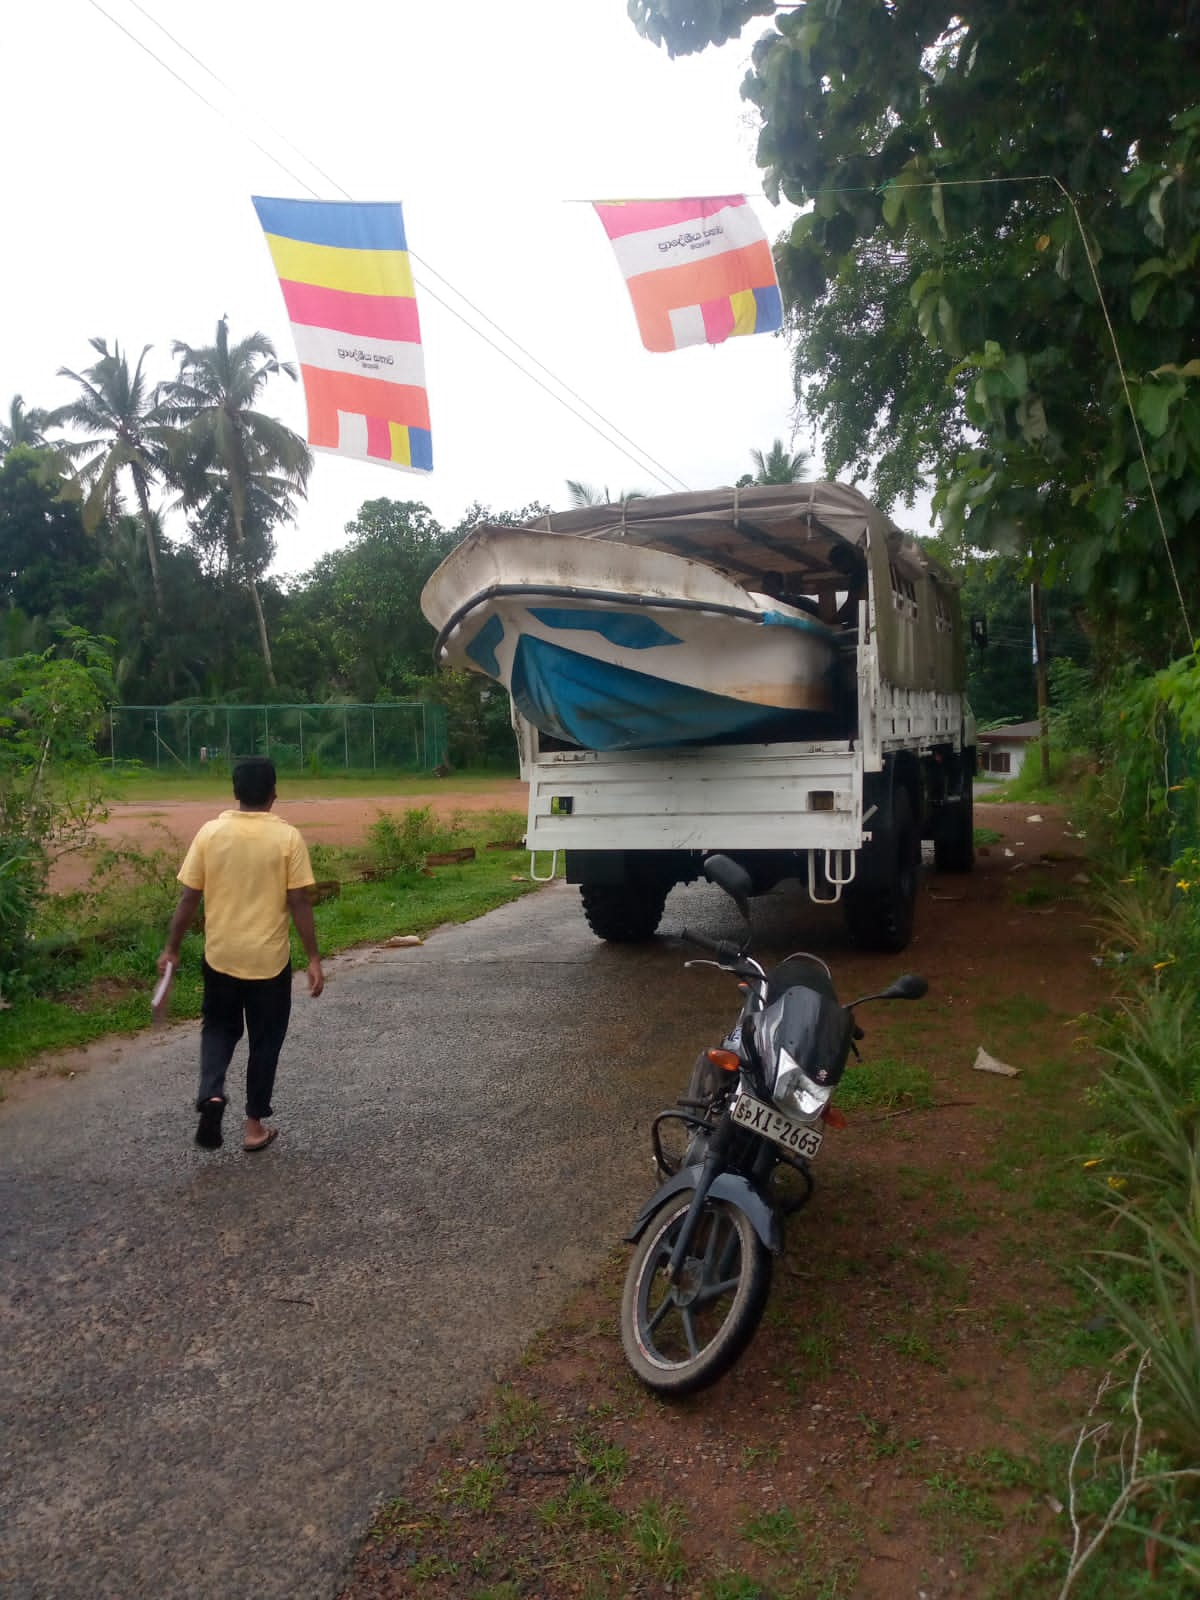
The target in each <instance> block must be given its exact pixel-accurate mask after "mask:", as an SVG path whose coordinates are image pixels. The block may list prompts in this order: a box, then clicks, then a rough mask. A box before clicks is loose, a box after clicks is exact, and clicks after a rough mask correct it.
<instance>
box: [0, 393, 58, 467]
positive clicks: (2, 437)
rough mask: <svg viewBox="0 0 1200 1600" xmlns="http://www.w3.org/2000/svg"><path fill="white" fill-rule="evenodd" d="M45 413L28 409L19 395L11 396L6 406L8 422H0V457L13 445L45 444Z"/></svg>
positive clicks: (35, 409)
mask: <svg viewBox="0 0 1200 1600" xmlns="http://www.w3.org/2000/svg"><path fill="white" fill-rule="evenodd" d="M46 420H47V419H46V413H45V412H44V411H39V410H38V409H37V408H36V407H34V408H33V409H32V410H31V409H29V408H28V407H27V406H26V404H25V402H24V400H23V399H22V398H21V396H20V395H19V394H15V395H13V397H12V399H11V400H10V401H9V405H8V420H7V421H6V422H0V456H4V455H6V454H7V453H8V452H9V451H10V450H11V449H13V447H14V446H15V445H33V446H35V447H36V446H38V445H41V444H45V442H46V440H45V436H44V429H45V427H46Z"/></svg>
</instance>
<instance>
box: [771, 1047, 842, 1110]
mask: <svg viewBox="0 0 1200 1600" xmlns="http://www.w3.org/2000/svg"><path fill="white" fill-rule="evenodd" d="M832 1093H833V1086H832V1085H831V1084H821V1083H814V1082H813V1081H812V1079H811V1078H810V1077H809V1076H808V1074H807V1073H806V1072H805V1070H804V1068H803V1067H802V1066H801V1065H800V1063H799V1062H798V1061H797V1060H796V1059H795V1057H794V1056H791V1055H789V1054H788V1052H787V1051H786V1050H781V1051H780V1052H779V1071H778V1072H777V1073H776V1075H775V1100H776V1103H777V1104H778V1105H779V1108H780V1109H781V1110H783V1111H790V1112H792V1114H793V1115H794V1116H799V1117H803V1118H804V1120H805V1121H806V1122H811V1121H813V1120H814V1119H815V1118H817V1117H819V1116H820V1115H821V1112H822V1111H824V1109H825V1107H826V1105H827V1104H828V1103H829V1097H830V1095H832Z"/></svg>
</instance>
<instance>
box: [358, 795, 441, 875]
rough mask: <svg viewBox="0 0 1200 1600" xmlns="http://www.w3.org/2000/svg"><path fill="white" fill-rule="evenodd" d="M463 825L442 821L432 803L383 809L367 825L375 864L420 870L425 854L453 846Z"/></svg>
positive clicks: (385, 868) (390, 869) (381, 867)
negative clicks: (397, 809)
mask: <svg viewBox="0 0 1200 1600" xmlns="http://www.w3.org/2000/svg"><path fill="white" fill-rule="evenodd" d="M460 834H461V829H459V828H457V827H456V826H455V825H454V824H453V823H451V824H446V823H443V822H439V821H438V819H437V818H436V817H435V816H434V814H433V807H432V806H420V807H416V806H413V807H410V808H409V809H408V810H407V811H401V812H398V813H397V812H394V811H381V812H380V813H379V816H378V817H377V818H376V820H375V821H374V822H373V823H372V824H371V826H370V827H369V828H368V829H367V840H368V846H369V850H370V855H371V864H372V865H373V866H375V867H377V868H378V869H379V870H380V871H382V872H389V873H391V872H409V873H412V872H418V871H420V869H421V868H422V867H423V866H424V865H425V857H426V856H427V855H430V854H432V853H433V852H434V851H438V850H452V849H453V848H454V843H455V840H456V839H457V838H458V837H460Z"/></svg>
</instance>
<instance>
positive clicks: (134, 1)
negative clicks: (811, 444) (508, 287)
mask: <svg viewBox="0 0 1200 1600" xmlns="http://www.w3.org/2000/svg"><path fill="white" fill-rule="evenodd" d="M88 3H89V5H91V6H92V7H93V8H94V9H95V10H96V11H98V12H99V13H100V15H101V16H102V17H104V18H105V19H106V20H107V21H109V22H111V23H112V25H113V27H115V28H117V29H119V30H120V32H121V33H123V34H124V35H125V37H126V38H127V39H129V40H131V41H132V42H133V43H134V44H136V45H137V46H138V48H139V49H141V50H144V51H145V53H146V54H147V55H148V56H149V57H150V58H151V60H153V61H155V62H157V63H158V65H159V66H160V67H162V69H163V70H164V71H165V72H168V73H170V75H171V77H173V78H174V79H175V80H176V82H177V83H181V84H182V85H183V87H184V88H185V89H187V90H188V91H189V92H190V93H191V94H194V95H195V96H196V98H197V99H198V100H199V101H200V102H201V103H202V104H203V105H205V106H207V107H208V109H209V110H210V111H212V112H213V113H214V115H216V116H218V117H223V118H224V119H225V120H226V121H230V120H231V119H230V118H229V115H228V113H227V112H225V111H222V110H221V108H220V107H219V106H217V105H215V104H214V103H213V101H211V100H210V99H209V98H208V97H207V96H206V95H205V94H203V93H202V92H201V91H200V90H199V89H198V88H197V87H196V85H195V84H194V83H192V82H190V81H189V80H188V79H187V78H185V77H184V76H183V75H182V74H181V73H179V72H177V71H176V70H175V68H174V67H172V66H171V65H170V64H169V62H166V61H164V60H163V58H162V57H161V56H160V55H158V54H156V53H155V51H153V50H152V49H151V48H150V46H149V45H148V44H147V43H146V42H145V41H144V40H143V39H140V38H139V37H138V36H137V34H135V33H132V32H131V31H130V30H129V29H128V28H127V27H125V25H124V24H123V23H121V22H120V21H118V19H117V18H116V17H114V16H113V15H112V13H111V12H109V11H107V10H106V9H105V8H104V6H102V5H101V4H100V0H88ZM128 3H129V4H130V5H132V6H133V8H134V9H135V10H136V11H138V12H139V13H140V14H141V15H142V16H143V17H145V18H146V20H147V21H148V22H151V23H153V25H154V26H155V27H156V28H157V29H158V30H159V32H160V33H162V34H163V35H165V37H166V38H168V39H169V40H170V41H171V43H172V44H173V45H174V46H175V47H176V49H178V50H180V51H182V53H183V54H184V55H186V56H187V57H188V58H189V59H190V60H192V61H194V62H195V63H196V65H197V66H198V67H200V69H201V70H202V71H203V72H205V73H207V75H208V76H209V77H210V78H211V79H212V80H213V82H214V83H216V84H218V85H219V86H220V87H221V88H222V89H223V90H224V91H225V92H226V94H228V95H229V96H230V98H231V99H232V100H233V101H234V103H235V104H236V105H239V106H241V104H242V101H241V97H240V96H239V95H238V93H237V91H236V90H235V89H233V88H231V87H230V85H229V84H227V83H226V82H225V80H224V79H223V78H222V77H221V76H220V75H219V74H218V73H216V72H214V71H213V70H212V68H211V67H209V66H208V65H207V64H206V63H205V62H204V61H202V60H201V58H200V57H199V56H198V55H196V54H195V52H194V51H192V50H190V49H189V48H188V47H187V45H185V44H184V43H183V42H182V41H181V40H179V39H177V38H176V37H175V35H174V34H173V33H172V32H171V31H170V29H169V28H167V27H165V26H164V25H163V23H161V22H159V20H158V19H157V18H156V17H154V16H151V14H150V13H149V12H148V11H147V10H146V9H145V8H144V7H143V6H141V5H140V4H139V3H138V0H128ZM255 114H256V115H258V113H255ZM259 120H260V121H261V122H262V123H263V125H264V126H265V127H266V128H267V129H268V130H269V131H270V133H272V134H273V135H274V137H275V138H277V139H279V140H280V141H281V142H282V143H283V144H284V145H286V146H287V148H288V149H289V150H291V151H293V152H294V154H296V155H298V156H299V157H300V159H301V160H302V161H303V162H304V163H305V165H306V166H308V167H311V169H312V170H313V171H314V172H315V173H317V174H318V175H319V176H320V177H322V178H323V179H324V180H325V182H326V183H328V184H329V186H330V187H331V188H333V189H336V190H337V192H338V193H339V194H341V195H343V196H344V197H345V198H346V199H347V200H353V196H352V195H351V194H350V192H349V191H348V190H347V189H346V188H345V187H344V186H343V185H342V184H340V183H338V181H337V180H336V179H335V178H332V177H331V176H330V175H329V174H328V173H327V172H325V171H323V170H322V168H321V167H319V166H318V165H317V163H316V162H315V161H313V160H312V159H311V158H310V157H309V156H307V155H305V153H304V152H303V151H302V150H300V149H299V148H298V147H297V146H296V145H294V144H293V143H292V141H291V140H290V139H288V138H287V137H286V135H284V134H283V133H281V132H280V131H279V129H278V128H276V127H274V125H273V124H272V123H270V122H269V121H268V120H267V119H266V118H265V117H262V116H259ZM238 131H239V132H240V133H241V134H242V136H243V138H245V139H246V140H247V141H248V143H250V144H252V145H253V146H254V148H255V149H256V150H258V151H259V152H260V153H261V154H262V155H264V156H266V157H267V159H268V160H269V161H271V162H273V163H274V164H275V165H276V166H277V167H278V168H279V169H280V171H281V172H285V173H286V174H287V176H288V177H289V178H291V180H292V182H293V183H295V184H297V185H299V187H300V188H302V189H306V190H307V191H308V193H309V194H310V195H312V196H313V198H314V199H316V200H320V199H322V198H323V196H322V195H321V194H320V193H319V192H318V191H317V190H316V189H315V188H314V187H313V186H312V184H311V183H309V182H308V181H307V180H306V179H304V178H301V177H300V176H299V175H298V174H297V173H295V172H293V171H292V169H291V168H290V167H289V166H288V165H287V164H286V162H284V161H283V160H281V159H280V157H279V156H277V155H276V154H275V153H274V151H271V150H268V149H267V148H266V146H265V145H263V144H260V143H259V141H258V140H257V139H255V138H254V137H253V136H252V135H251V134H250V133H248V132H247V130H246V129H245V128H239V129H238ZM408 254H409V255H410V256H411V257H412V259H413V260H414V261H417V262H419V263H420V264H421V266H422V267H424V268H425V270H426V271H427V272H430V273H432V274H433V276H434V277H435V278H436V279H437V280H438V281H439V283H443V284H445V286H446V287H447V288H448V289H449V290H450V291H451V293H452V294H455V295H457V297H458V298H459V299H460V300H461V301H462V302H463V303H464V305H468V306H470V308H471V310H472V311H473V312H474V313H475V314H476V316H479V317H481V318H482V319H483V320H484V322H486V323H487V324H488V326H489V327H492V328H494V329H495V330H496V332H497V333H499V334H500V335H501V337H502V338H504V339H506V340H507V341H508V343H509V344H511V345H512V346H513V348H514V349H516V350H519V351H520V352H521V354H522V355H523V356H524V357H525V358H526V359H527V360H528V361H532V362H533V364H534V365H535V366H537V367H539V368H540V369H541V370H542V371H543V372H544V373H546V374H547V376H548V377H550V378H552V379H553V381H554V382H555V383H556V384H558V386H559V388H561V389H562V390H563V391H564V392H565V393H566V394H569V395H570V396H571V397H572V399H575V400H578V401H579V403H580V405H583V406H586V407H587V409H588V410H589V411H590V412H592V414H593V415H594V416H596V417H599V419H600V421H601V422H603V424H604V426H605V427H606V428H608V429H609V430H610V431H611V432H612V433H614V434H616V436H617V438H618V439H624V440H625V442H626V444H629V445H632V447H633V449H634V450H635V451H636V452H637V455H636V456H635V455H633V454H631V452H630V451H629V450H626V449H624V448H623V446H621V445H620V444H618V443H617V440H616V439H613V438H610V437H609V436H608V435H607V434H605V433H604V432H603V431H602V430H601V429H600V428H598V427H597V426H596V424H595V423H594V422H593V421H592V420H591V418H590V417H586V416H584V415H583V413H582V412H581V411H578V410H577V409H576V408H575V407H574V406H572V405H570V404H568V402H567V401H566V400H564V399H563V398H562V395H560V394H556V393H555V392H554V390H553V389H551V388H550V386H549V385H548V384H546V383H543V382H542V380H541V379H540V378H539V377H538V376H537V375H536V373H533V372H530V371H529V370H528V369H527V368H526V367H524V366H522V365H521V363H520V361H518V360H517V358H516V357H515V356H513V355H512V354H511V353H510V352H509V351H507V350H505V349H503V348H502V346H500V345H498V344H497V343H496V341H495V340H494V339H490V338H489V337H488V336H487V334H486V333H484V332H483V331H482V329H480V328H477V327H476V326H475V325H474V324H473V323H472V322H470V321H469V320H468V319H467V318H466V317H464V316H463V314H462V313H461V312H460V311H458V310H457V309H456V308H455V307H454V306H452V305H450V304H449V302H448V301H447V300H445V299H444V298H443V297H442V296H441V295H439V294H437V293H436V292H435V291H434V290H433V289H432V288H430V286H429V284H428V283H420V280H417V281H418V283H419V285H420V288H421V291H422V293H423V294H427V295H428V296H429V297H430V299H432V300H434V301H436V303H437V304H438V305H440V306H442V307H443V309H444V310H446V311H448V312H449V313H450V315H451V316H452V317H456V318H457V319H458V321H459V322H461V323H462V324H463V326H464V327H466V328H469V329H470V331H471V332H472V333H473V334H475V336H476V337H477V338H479V339H482V340H483V342H484V343H485V344H486V345H489V346H490V347H491V349H493V350H495V351H496V353H497V354H498V355H501V356H503V357H504V359H505V360H506V361H508V362H510V363H511V365H513V366H514V367H516V369H517V371H518V372H520V373H521V374H522V375H523V376H524V377H526V378H528V379H529V381H530V382H531V383H535V384H536V385H537V386H538V388H539V389H541V390H543V391H544V392H545V393H546V394H548V395H549V396H550V398H551V399H552V400H556V401H557V402H558V404H559V405H561V406H562V407H563V408H564V409H565V410H567V411H569V412H570V413H571V415H572V416H574V417H576V418H578V420H579V421H580V422H582V423H583V424H584V425H585V426H586V427H589V428H591V430H592V432H593V433H595V434H596V435H597V436H598V437H599V438H601V439H603V440H604V442H605V444H607V445H610V446H611V447H612V448H613V449H615V450H618V451H620V453H621V454H622V455H623V456H625V457H626V458H627V459H628V460H630V461H632V462H633V464H634V466H636V467H637V468H638V470H639V471H640V472H647V471H649V474H650V476H651V477H652V478H656V479H657V480H658V482H659V483H660V484H662V485H663V487H664V488H666V489H670V488H672V484H671V483H669V482H668V481H667V480H668V479H673V480H674V483H675V484H678V485H679V487H680V488H682V489H685V490H686V489H687V487H688V486H687V484H686V483H685V482H684V480H683V479H682V478H681V477H680V476H679V475H678V473H675V472H672V471H671V469H670V467H667V466H665V465H664V464H663V463H662V462H661V461H659V460H658V459H657V458H656V457H654V456H652V455H651V454H650V452H649V451H648V450H646V449H645V448H644V447H643V446H642V445H640V444H638V443H637V441H636V440H635V439H633V438H631V437H630V435H629V434H627V433H626V432H625V431H624V430H623V429H622V428H620V427H618V426H617V424H616V423H615V422H613V421H612V420H611V419H610V418H609V417H606V416H605V415H604V413H603V412H602V411H600V410H598V409H597V408H596V407H595V406H594V405H592V403H591V402H590V401H589V400H586V399H584V397H583V396H582V395H581V394H579V393H578V392H577V391H576V390H575V389H573V388H571V386H570V384H568V383H566V382H565V381H564V380H563V379H562V378H560V377H559V376H558V374H557V373H556V372H554V371H553V370H552V369H551V368H550V367H548V366H547V365H546V364H545V362H543V361H540V360H539V359H538V357H537V356H535V355H534V354H533V353H532V351H530V350H527V349H526V348H525V346H524V345H522V344H521V343H520V342H519V341H518V340H517V339H514V338H513V336H512V335H511V334H510V333H508V332H506V331H505V329H504V328H502V327H501V326H500V324H499V323H498V322H496V321H495V320H494V319H493V318H492V317H490V316H488V314H487V312H486V311H484V310H483V309H482V308H481V307H479V306H477V305H476V304H475V303H474V301H472V300H471V299H470V298H469V297H468V296H467V295H465V294H463V292H462V290H461V289H458V288H456V287H455V285H454V284H453V283H451V282H450V280H449V279H448V278H447V277H446V276H445V275H444V274H443V273H441V272H439V271H438V270H437V268H436V267H434V266H433V265H432V264H431V263H430V262H428V261H426V260H425V259H424V258H423V257H421V256H419V255H418V254H417V252H416V251H415V250H412V249H410V250H409V251H408ZM638 456H640V457H642V458H643V459H642V460H639V459H638ZM647 462H649V463H651V466H650V467H649V468H648V467H647V465H646V463H647Z"/></svg>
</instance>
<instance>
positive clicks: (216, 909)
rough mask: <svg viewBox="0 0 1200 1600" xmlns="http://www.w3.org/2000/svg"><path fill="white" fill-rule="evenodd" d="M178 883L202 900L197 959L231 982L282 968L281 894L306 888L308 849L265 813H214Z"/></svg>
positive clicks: (284, 911) (284, 921)
mask: <svg viewBox="0 0 1200 1600" xmlns="http://www.w3.org/2000/svg"><path fill="white" fill-rule="evenodd" d="M178 876H179V881H180V883H182V884H183V885H184V887H185V888H188V889H199V890H201V891H202V892H203V894H204V958H205V960H206V961H207V962H208V964H209V966H210V967H214V968H215V969H216V970H217V971H218V972H227V973H228V974H229V975H230V976H231V977H234V978H273V977H275V976H276V974H277V973H280V972H282V971H283V969H284V967H286V966H287V964H288V956H289V950H290V946H289V942H288V905H287V891H288V890H289V889H303V888H304V887H305V885H306V884H310V883H312V882H313V881H314V880H313V872H312V866H311V864H310V863H309V859H308V849H307V847H306V846H305V843H304V840H303V839H302V838H301V837H300V835H299V833H298V832H297V831H296V829H295V828H293V827H292V825H291V823H290V822H284V820H283V818H282V817H277V816H275V815H273V813H272V812H270V811H222V813H221V815H220V816H219V817H215V818H214V819H213V821H212V822H206V823H205V824H204V826H203V827H202V828H201V829H200V831H199V833H198V834H197V835H196V837H195V838H194V839H193V840H192V844H191V848H190V849H189V851H188V853H187V855H186V856H185V857H184V860H183V865H182V866H181V867H180V869H179V874H178Z"/></svg>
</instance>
